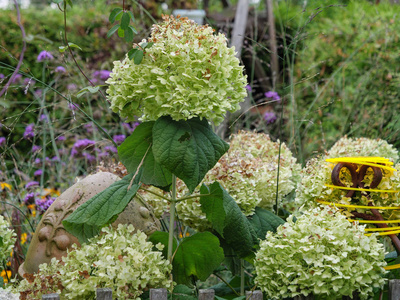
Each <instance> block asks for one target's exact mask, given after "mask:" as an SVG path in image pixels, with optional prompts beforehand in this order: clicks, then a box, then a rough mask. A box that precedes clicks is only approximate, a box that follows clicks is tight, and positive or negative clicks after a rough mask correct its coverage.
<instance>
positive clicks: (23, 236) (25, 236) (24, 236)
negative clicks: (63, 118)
mask: <svg viewBox="0 0 400 300" xmlns="http://www.w3.org/2000/svg"><path fill="white" fill-rule="evenodd" d="M27 237H28V235H27V234H26V233H25V232H24V233H23V234H21V245H23V244H25V243H26V239H27Z"/></svg>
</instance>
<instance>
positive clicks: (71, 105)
mask: <svg viewBox="0 0 400 300" xmlns="http://www.w3.org/2000/svg"><path fill="white" fill-rule="evenodd" d="M68 108H69V109H70V110H72V111H75V110H77V109H78V108H79V105H78V104H76V103H74V102H68Z"/></svg>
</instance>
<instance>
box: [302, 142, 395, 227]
mask: <svg viewBox="0 0 400 300" xmlns="http://www.w3.org/2000/svg"><path fill="white" fill-rule="evenodd" d="M377 145H380V147H377V148H376V146H377ZM373 149H375V150H373ZM372 150H373V152H372V153H373V155H374V156H381V157H386V158H390V159H392V160H396V159H397V158H398V153H397V151H396V150H395V149H393V147H392V146H391V145H389V144H388V143H387V142H385V141H382V140H370V139H365V138H361V139H355V140H352V139H347V138H343V139H341V140H340V141H339V142H338V143H336V144H335V145H334V147H333V148H332V150H331V151H329V152H328V155H327V156H322V157H319V158H314V159H311V160H310V161H309V162H308V163H307V165H306V167H305V168H304V169H303V170H302V171H301V181H300V182H299V184H298V186H297V190H296V202H297V203H298V205H299V206H305V207H315V206H317V205H318V203H317V202H316V200H317V199H319V200H323V201H328V202H334V203H341V204H353V205H354V204H355V205H368V204H369V203H372V204H373V205H374V206H400V192H398V193H380V192H370V193H369V199H368V198H367V197H365V194H364V193H361V192H357V193H356V194H355V195H354V196H353V199H351V198H348V197H346V194H347V191H346V190H340V189H335V188H330V187H327V186H325V185H326V184H330V185H332V184H333V183H332V180H331V173H332V170H333V167H334V164H332V163H328V162H326V161H325V160H326V159H327V158H333V157H340V156H346V157H351V156H367V154H368V153H371V152H370V151H372ZM394 168H395V169H396V170H397V171H395V172H389V171H386V170H383V178H382V181H381V182H380V184H379V185H378V187H377V188H376V189H380V190H396V191H400V164H397V165H395V166H394ZM372 176H373V172H372V170H371V169H369V170H368V172H367V174H366V179H365V185H366V186H368V184H369V183H370V182H371V180H372ZM350 178H351V177H350V172H349V171H348V170H347V169H343V171H342V175H341V180H342V182H344V183H345V184H346V185H347V186H348V187H350V186H351V185H352V182H351V180H350ZM353 210H354V208H349V209H347V210H346V209H345V210H343V211H344V213H345V214H346V215H348V216H350V215H351V214H350V213H348V212H347V211H349V212H350V211H353ZM356 210H357V212H359V213H367V214H370V213H371V212H370V210H366V209H359V208H357V209H356ZM381 214H382V216H383V217H384V218H385V219H391V220H395V219H400V211H398V210H382V211H381ZM392 225H394V224H392Z"/></svg>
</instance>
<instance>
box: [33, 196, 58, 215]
mask: <svg viewBox="0 0 400 300" xmlns="http://www.w3.org/2000/svg"><path fill="white" fill-rule="evenodd" d="M55 200H56V198H55V197H50V196H46V197H45V198H42V199H36V201H35V204H36V208H37V210H38V211H41V212H45V211H46V210H47V209H48V208H49V207H50V205H52V204H53V202H54V201H55Z"/></svg>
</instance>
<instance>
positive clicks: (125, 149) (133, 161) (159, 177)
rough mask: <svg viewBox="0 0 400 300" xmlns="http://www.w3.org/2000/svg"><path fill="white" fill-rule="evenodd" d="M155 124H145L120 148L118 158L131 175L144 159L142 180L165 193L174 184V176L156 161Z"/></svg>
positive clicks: (137, 128) (136, 129)
mask: <svg viewBox="0 0 400 300" xmlns="http://www.w3.org/2000/svg"><path fill="white" fill-rule="evenodd" d="M153 125H154V122H144V123H141V124H140V125H139V126H138V127H136V128H135V131H134V132H133V133H132V134H131V135H130V136H129V137H127V138H126V139H125V141H124V142H123V143H122V144H121V145H120V146H119V147H118V156H119V159H120V160H121V162H122V163H123V164H124V166H125V167H126V169H127V170H128V172H129V173H135V172H136V170H137V168H138V166H139V164H140V162H141V161H142V159H143V157H144V156H145V155H146V157H145V159H144V160H143V164H142V171H143V173H142V179H141V181H142V182H143V183H144V184H148V185H154V186H156V187H159V188H161V189H163V190H165V191H168V190H169V186H170V185H171V183H172V174H171V172H170V171H168V170H167V169H166V168H164V167H162V166H161V165H160V164H159V163H157V162H156V160H155V159H154V155H153V151H152V149H151V148H152V139H153Z"/></svg>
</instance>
